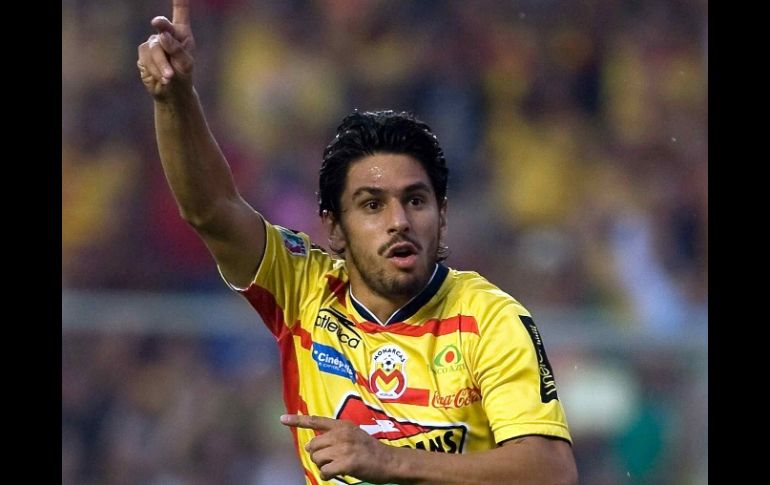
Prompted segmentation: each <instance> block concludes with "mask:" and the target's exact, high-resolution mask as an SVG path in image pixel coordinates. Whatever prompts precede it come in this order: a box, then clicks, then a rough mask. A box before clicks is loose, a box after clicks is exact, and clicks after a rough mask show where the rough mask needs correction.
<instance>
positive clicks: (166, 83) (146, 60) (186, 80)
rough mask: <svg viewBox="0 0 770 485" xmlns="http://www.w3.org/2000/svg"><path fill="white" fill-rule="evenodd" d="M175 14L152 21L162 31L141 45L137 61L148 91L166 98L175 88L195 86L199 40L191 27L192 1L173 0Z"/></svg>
mask: <svg viewBox="0 0 770 485" xmlns="http://www.w3.org/2000/svg"><path fill="white" fill-rule="evenodd" d="M172 2H173V16H172V20H171V21H169V20H168V19H167V18H166V17H162V16H160V17H155V18H154V19H152V22H150V24H151V25H152V27H153V28H154V29H156V30H157V31H158V33H157V34H153V35H151V36H150V37H149V38H148V39H147V42H144V43H142V44H141V45H140V46H139V60H138V61H137V62H136V65H137V67H138V68H139V75H140V76H141V78H142V82H143V83H144V86H145V88H147V91H149V93H150V94H151V95H152V96H153V97H154V98H155V99H157V100H163V99H166V98H167V97H168V95H169V94H170V93H171V92H172V90H175V89H184V88H190V87H191V86H192V71H193V50H194V49H195V40H194V39H193V35H192V29H191V28H190V15H189V14H190V2H189V0H172Z"/></svg>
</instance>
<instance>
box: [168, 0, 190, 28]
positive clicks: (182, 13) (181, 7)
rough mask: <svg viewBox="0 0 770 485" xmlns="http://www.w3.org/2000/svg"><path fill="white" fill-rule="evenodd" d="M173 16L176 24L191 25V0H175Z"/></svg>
mask: <svg viewBox="0 0 770 485" xmlns="http://www.w3.org/2000/svg"><path fill="white" fill-rule="evenodd" d="M173 6H174V10H173V16H172V17H171V21H172V22H173V23H175V24H183V25H190V0H173Z"/></svg>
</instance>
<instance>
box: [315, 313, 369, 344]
mask: <svg viewBox="0 0 770 485" xmlns="http://www.w3.org/2000/svg"><path fill="white" fill-rule="evenodd" d="M314 326H315V327H316V328H321V329H324V330H326V331H327V332H330V333H332V334H334V335H336V336H337V340H339V341H340V343H341V344H343V345H347V346H348V347H350V348H351V349H355V348H357V347H358V345H359V344H360V343H361V334H359V333H358V332H357V331H356V329H355V325H353V322H351V321H350V320H348V319H347V318H346V317H345V315H343V314H342V313H341V312H338V311H337V310H335V309H333V308H321V310H319V311H318V315H316V317H315V323H314Z"/></svg>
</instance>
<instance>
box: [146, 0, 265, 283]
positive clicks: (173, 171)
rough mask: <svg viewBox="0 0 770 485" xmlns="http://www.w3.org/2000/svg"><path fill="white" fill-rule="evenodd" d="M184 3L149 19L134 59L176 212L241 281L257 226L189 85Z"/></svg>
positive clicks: (231, 277)
mask: <svg viewBox="0 0 770 485" xmlns="http://www.w3.org/2000/svg"><path fill="white" fill-rule="evenodd" d="M189 11H190V6H189V0H173V16H172V20H171V21H169V20H168V19H167V18H166V17H155V18H154V19H152V22H151V25H152V27H153V28H155V29H156V30H157V32H158V33H157V34H153V35H151V36H150V37H149V38H148V39H147V42H144V43H143V44H141V45H140V46H139V60H138V61H137V66H138V68H139V73H140V75H141V78H142V82H143V83H144V85H145V87H146V88H147V91H148V92H149V93H150V94H151V95H152V97H153V99H154V107H155V134H156V138H157V142H158V151H159V152H160V159H161V162H162V164H163V171H164V172H165V174H166V179H167V180H168V183H169V185H170V187H171V191H172V192H173V194H174V198H175V199H176V202H177V205H178V206H179V212H180V214H181V216H182V218H183V219H184V220H186V221H187V222H188V223H189V224H190V225H191V226H192V227H193V228H194V229H195V231H196V232H197V233H198V235H199V236H200V237H201V238H202V239H203V242H204V243H205V244H206V246H207V247H208V248H209V251H211V254H212V255H213V256H214V259H215V260H216V262H217V264H218V265H219V267H220V269H221V271H222V274H223V275H224V276H225V278H226V279H227V280H228V281H229V282H230V283H232V284H234V285H236V286H238V287H246V286H248V284H249V283H250V282H251V280H252V278H253V277H254V274H255V273H256V270H257V268H258V267H259V263H260V261H261V259H262V254H263V252H264V248H265V228H264V224H263V222H262V219H261V216H260V215H259V214H258V213H257V212H256V211H255V210H254V209H253V208H252V207H251V206H249V204H248V203H246V201H245V200H243V198H242V197H241V196H240V194H239V193H238V190H237V189H236V187H235V183H234V182H233V177H232V172H231V170H230V166H229V165H228V163H227V160H226V159H225V157H224V155H223V154H222V152H221V150H220V149H219V146H218V145H217V142H216V140H215V139H214V136H213V135H212V134H211V131H210V130H209V127H208V125H207V123H206V118H205V117H204V114H203V108H202V107H201V104H200V101H199V99H198V94H197V92H196V91H195V88H194V86H193V66H194V58H193V51H194V48H195V41H194V39H193V35H192V29H191V27H190V15H189Z"/></svg>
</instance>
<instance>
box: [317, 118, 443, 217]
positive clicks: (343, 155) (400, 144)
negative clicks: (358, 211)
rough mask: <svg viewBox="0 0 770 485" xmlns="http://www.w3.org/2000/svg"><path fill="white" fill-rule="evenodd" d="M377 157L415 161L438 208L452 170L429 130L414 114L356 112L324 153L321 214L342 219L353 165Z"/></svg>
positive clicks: (321, 179)
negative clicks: (342, 203)
mask: <svg viewBox="0 0 770 485" xmlns="http://www.w3.org/2000/svg"><path fill="white" fill-rule="evenodd" d="M375 153H392V154H403V155H409V156H411V157H414V158H415V159H416V160H417V161H418V162H420V164H421V165H422V167H423V168H424V169H425V171H426V172H427V174H428V178H430V181H431V184H432V185H433V191H434V192H435V193H436V200H437V201H438V203H439V206H441V204H442V203H443V201H444V198H445V197H446V192H447V179H448V177H449V169H448V168H447V166H446V159H445V158H444V151H443V150H442V149H441V146H440V145H439V142H438V138H436V135H434V134H433V132H431V129H430V127H429V126H428V125H427V124H425V123H424V122H422V121H420V120H418V119H417V118H416V117H415V116H414V115H413V114H412V113H408V112H401V113H396V112H394V111H392V110H388V111H366V112H363V113H359V112H358V111H354V112H353V113H352V114H350V115H348V116H346V117H345V119H343V120H342V124H340V126H339V127H337V135H336V136H335V137H334V139H333V140H332V141H331V143H329V145H328V146H327V147H326V149H325V150H324V154H323V163H322V164H321V170H320V174H319V181H318V185H319V190H318V213H319V215H323V213H324V211H329V212H330V213H331V214H332V215H334V217H335V218H337V219H339V216H340V198H341V197H342V191H343V189H344V187H345V179H346V177H347V173H348V167H350V164H351V163H352V162H354V161H356V160H358V159H360V158H362V157H365V156H368V155H373V154H375Z"/></svg>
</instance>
